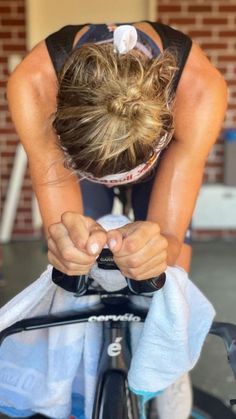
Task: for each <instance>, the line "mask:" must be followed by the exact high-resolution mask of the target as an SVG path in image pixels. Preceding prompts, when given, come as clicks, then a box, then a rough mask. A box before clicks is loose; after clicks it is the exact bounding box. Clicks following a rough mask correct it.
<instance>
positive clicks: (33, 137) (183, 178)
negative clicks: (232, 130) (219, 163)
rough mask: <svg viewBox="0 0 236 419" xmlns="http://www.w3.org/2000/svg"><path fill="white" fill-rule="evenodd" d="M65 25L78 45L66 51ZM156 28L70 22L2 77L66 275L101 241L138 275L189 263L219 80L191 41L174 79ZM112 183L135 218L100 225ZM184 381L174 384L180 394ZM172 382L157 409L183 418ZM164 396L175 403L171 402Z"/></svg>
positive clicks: (90, 259) (219, 98) (91, 259)
mask: <svg viewBox="0 0 236 419" xmlns="http://www.w3.org/2000/svg"><path fill="white" fill-rule="evenodd" d="M134 28H135V29H136V30H135V29H134ZM117 29H118V30H117ZM68 30H69V32H70V33H71V30H72V32H73V31H74V32H73V33H75V36H73V42H72V43H73V47H74V52H73V53H72V55H71V56H69V57H68V58H66V60H64V59H63V60H62V59H61V55H60V54H61V52H62V51H63V48H65V47H67V46H68V45H67V38H66V35H65V34H66V33H67V32H68ZM163 30H164V33H165V30H170V29H168V27H166V26H165V25H160V24H156V26H155V25H154V24H151V23H148V22H139V23H135V24H132V25H128V27H124V26H123V25H121V26H119V27H118V28H116V25H112V26H107V25H85V26H82V27H80V28H79V30H78V31H76V30H74V27H73V28H71V27H68V28H67V29H66V30H62V32H60V36H59V41H58V45H57V42H55V38H54V37H53V36H52V38H51V37H49V38H47V40H46V42H45V41H42V42H40V43H39V44H38V45H37V46H36V47H35V48H34V49H33V50H32V51H31V52H30V53H29V54H28V55H27V57H26V58H25V59H24V60H23V62H22V63H21V64H20V65H19V66H18V67H17V69H16V70H15V71H14V73H13V74H12V76H11V77H10V80H9V83H8V99H9V105H10V110H11V114H12V118H13V121H14V123H15V127H16V129H17V131H18V134H19V136H20V139H21V142H22V144H23V146H24V148H25V150H26V152H27V155H28V159H29V165H30V172H31V178H32V183H33V187H34V190H35V193H36V195H37V198H38V201H39V205H40V210H41V214H42V219H43V224H44V228H45V233H46V236H47V240H48V249H49V250H48V259H49V261H50V262H51V263H52V265H54V266H55V267H56V268H57V269H59V270H60V271H62V272H65V273H67V274H68V275H76V274H85V273H87V272H88V271H89V270H90V268H91V266H92V265H93V264H94V263H95V260H96V257H97V256H98V254H99V253H100V251H101V249H102V248H103V247H104V245H105V244H106V243H107V244H108V245H109V247H110V249H111V250H112V252H113V254H114V258H115V261H116V263H117V265H118V266H119V268H120V270H121V271H122V273H123V274H124V275H126V276H128V277H132V278H134V279H137V280H144V279H147V278H150V277H153V276H158V275H159V274H160V273H162V272H163V271H164V270H165V269H166V266H167V265H175V264H178V265H180V266H182V267H183V268H184V269H185V270H188V269H189V265H190V258H191V242H190V241H189V231H188V226H189V224H190V221H191V216H192V213H193V209H194V205H195V202H196V198H197V194H198V191H199V187H200V185H201V182H202V176H203V170H204V166H205V162H206V159H207V156H208V153H209V151H210V149H211V147H212V145H213V144H214V142H215V141H216V139H217V136H218V134H219V131H220V129H221V126H222V121H223V118H224V114H225V109H226V103H227V98H226V96H227V89H226V84H225V82H224V80H223V78H222V76H221V75H220V73H219V72H218V71H217V70H216V69H215V68H214V66H213V65H212V64H211V63H210V62H209V60H208V59H207V58H206V56H205V55H204V53H203V52H202V50H201V49H200V48H199V47H198V46H197V45H196V44H194V43H193V44H192V43H191V41H190V42H188V49H187V52H186V53H185V54H184V63H183V65H182V68H181V70H182V74H181V73H180V72H179V76H180V75H181V77H179V79H180V80H179V83H178V87H177V83H176V78H175V75H176V71H177V70H176V67H177V62H176V59H175V58H176V57H174V55H173V54H171V53H169V52H166V51H164V50H163V49H164V47H165V45H164V44H165V43H164V42H163V40H164V37H163V36H162V35H163ZM137 34H138V42H137V39H136V38H135V37H136V35H137ZM171 34H172V35H173V34H174V35H176V37H177V36H178V37H179V36H180V38H181V36H182V35H181V34H180V33H179V32H178V31H174V30H171ZM113 38H114V44H113ZM115 38H116V39H115ZM182 38H183V36H182ZM57 39H58V38H57ZM183 39H185V38H183ZM61 42H62V44H63V48H61V49H60V48H59V47H60V45H61ZM183 42H184V41H183ZM53 43H54V44H53ZM127 45H128V46H127ZM180 46H181V45H180ZM51 47H53V48H54V47H55V51H56V52H55V53H54V55H53V53H52V49H53V48H52V49H51ZM57 51H60V52H57ZM49 54H50V55H49ZM62 61H63V62H62ZM64 61H65V63H64ZM53 63H54V66H53ZM58 63H59V64H60V65H59V67H61V64H63V68H62V69H60V76H59V82H58V80H57V75H56V71H55V68H56V69H57V68H58V65H57V64H58ZM54 67H55V68H54ZM173 86H174V87H175V88H173ZM173 131H174V136H173ZM167 146H168V147H167ZM78 179H79V180H80V181H78ZM120 184H124V185H125V184H128V185H129V186H131V187H132V204H133V209H134V214H135V220H136V221H134V222H133V223H130V224H128V225H126V226H124V227H122V228H119V229H117V230H112V231H109V232H107V233H106V232H105V231H104V230H103V229H102V228H101V226H100V225H99V224H98V223H97V222H96V219H97V218H98V217H99V216H101V215H104V214H105V213H109V212H110V211H111V207H112V199H113V197H114V192H113V187H112V186H113V185H115V186H117V185H118V186H119V185H120ZM83 206H84V209H85V214H84V215H83ZM186 383H187V382H186V380H185V381H184V383H183V382H181V380H180V381H179V382H178V384H177V387H178V390H177V393H178V394H179V393H181V391H182V393H183V400H185V401H186V394H187V393H188V388H187V390H183V387H184V386H186V385H187V384H186ZM187 387H188V386H187ZM180 388H181V389H182V390H181V391H180V390H179V389H180ZM174 393H176V391H175V390H173V389H172V391H170V395H169V396H168V394H169V393H168V391H167V393H166V394H167V396H166V398H164V399H163V400H164V401H163V400H162V399H161V398H160V406H161V405H162V404H163V406H162V407H161V409H162V414H161V417H162V418H164V417H168V418H169V417H172V418H174V416H173V411H174V412H175V415H177V416H175V417H177V418H178V419H179V418H180V417H181V419H184V417H187V416H188V414H189V406H188V407H187V408H186V409H185V413H183V410H182V411H181V413H178V409H177V408H176V405H175V400H174V397H173V394H174ZM167 399H168V400H169V404H168V402H167ZM183 400H182V402H181V403H180V402H179V406H182V405H183V404H184V402H183ZM168 405H173V406H174V405H175V406H174V409H172V410H171V409H169V412H170V411H171V412H172V413H168V412H167V411H165V409H167V410H168ZM164 411H165V412H166V413H163V412H164ZM168 415H169V416H168Z"/></svg>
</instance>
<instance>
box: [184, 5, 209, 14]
mask: <svg viewBox="0 0 236 419" xmlns="http://www.w3.org/2000/svg"><path fill="white" fill-rule="evenodd" d="M188 11H189V12H198V13H200V12H211V11H212V7H211V6H210V5H208V6H205V5H202V4H199V5H194V6H188Z"/></svg>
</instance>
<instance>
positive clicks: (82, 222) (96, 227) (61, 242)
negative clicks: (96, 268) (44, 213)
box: [48, 212, 107, 275]
mask: <svg viewBox="0 0 236 419" xmlns="http://www.w3.org/2000/svg"><path fill="white" fill-rule="evenodd" d="M106 242H107V234H106V232H105V231H104V229H103V228H102V226H101V225H100V224H98V223H96V221H94V220H93V219H92V218H90V217H84V216H83V215H80V214H78V213H75V212H65V213H64V214H63V215H62V217H61V222H59V223H56V224H52V225H51V226H50V227H49V237H48V260H49V262H50V263H51V264H52V265H53V266H54V267H55V268H56V269H58V270H59V271H61V272H63V273H65V274H67V275H84V274H87V273H88V272H89V271H90V269H91V267H92V266H93V265H94V263H95V262H96V258H97V256H98V255H99V253H100V252H101V250H102V248H103V247H104V246H105V244H106Z"/></svg>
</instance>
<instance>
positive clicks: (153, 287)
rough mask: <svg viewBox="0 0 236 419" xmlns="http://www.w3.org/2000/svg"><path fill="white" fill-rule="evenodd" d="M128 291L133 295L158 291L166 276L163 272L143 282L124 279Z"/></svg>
mask: <svg viewBox="0 0 236 419" xmlns="http://www.w3.org/2000/svg"><path fill="white" fill-rule="evenodd" d="M126 280H127V284H128V287H129V289H130V290H131V291H132V292H133V293H134V294H149V293H151V292H155V291H158V290H160V289H161V288H162V287H163V286H164V284H165V282H166V274H165V272H163V273H162V274H161V275H159V276H157V277H155V278H150V279H146V280H144V281H136V280H135V279H131V278H126Z"/></svg>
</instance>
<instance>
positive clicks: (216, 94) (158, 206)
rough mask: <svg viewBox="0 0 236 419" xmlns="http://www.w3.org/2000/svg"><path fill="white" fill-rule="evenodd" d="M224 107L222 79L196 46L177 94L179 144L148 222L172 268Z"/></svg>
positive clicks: (169, 153) (172, 149)
mask: <svg viewBox="0 0 236 419" xmlns="http://www.w3.org/2000/svg"><path fill="white" fill-rule="evenodd" d="M226 106H227V88H226V83H225V81H224V79H223V77H222V76H221V75H220V73H219V72H218V71H217V70H216V69H215V68H214V67H213V66H212V65H211V63H210V62H209V60H208V59H207V58H206V56H205V55H204V53H203V52H202V51H201V49H200V48H199V47H198V46H196V45H195V44H193V47H192V50H191V52H190V56H189V59H188V61H187V64H186V67H185V69H184V72H183V75H182V77H181V80H180V83H179V86H178V90H177V95H176V102H175V107H174V109H175V110H174V112H175V139H174V140H173V141H172V142H171V144H170V146H169V147H168V149H167V150H166V152H165V155H164V157H163V160H162V161H161V165H160V170H159V171H158V174H157V177H156V179H155V183H154V187H153V191H152V195H151V200H150V204H149V211H148V217H147V219H148V220H149V221H156V222H158V224H159V226H160V228H161V233H162V234H163V235H164V236H165V237H166V238H167V240H168V243H169V247H168V264H174V263H175V262H176V259H177V257H178V254H179V252H180V248H181V245H182V242H183V239H184V235H185V232H186V229H187V227H188V225H189V223H190V220H191V217H192V213H193V210H194V206H195V202H196V199H197V195H198V191H199V188H200V186H201V183H202V176H203V171H204V166H205V163H206V159H207V156H208V154H209V151H210V149H211V147H212V145H213V144H214V143H215V141H216V140H217V136H218V134H219V132H220V129H221V127H222V122H223V119H224V115H225V110H226Z"/></svg>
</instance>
